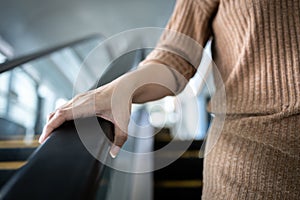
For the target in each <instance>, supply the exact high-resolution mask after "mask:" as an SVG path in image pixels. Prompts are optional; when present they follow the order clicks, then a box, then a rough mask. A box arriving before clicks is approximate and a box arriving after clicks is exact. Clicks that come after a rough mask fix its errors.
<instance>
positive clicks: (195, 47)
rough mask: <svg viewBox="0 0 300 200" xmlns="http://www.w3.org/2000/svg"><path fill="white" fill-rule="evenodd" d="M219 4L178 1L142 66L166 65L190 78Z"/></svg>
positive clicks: (201, 0)
mask: <svg viewBox="0 0 300 200" xmlns="http://www.w3.org/2000/svg"><path fill="white" fill-rule="evenodd" d="M217 7H218V2H217V0H177V3H176V5H175V8H174V11H173V14H172V16H171V18H170V19H169V22H168V24H167V26H166V29H165V30H164V32H163V34H162V36H161V38H160V40H159V42H158V44H157V46H156V47H155V49H154V50H153V51H151V53H150V54H149V55H148V56H147V57H146V59H145V60H144V61H142V62H141V63H140V65H145V64H148V63H152V62H155V63H160V64H164V65H166V66H168V67H171V68H173V69H175V70H176V71H177V72H179V73H180V74H182V75H183V76H184V78H185V79H187V80H188V79H190V78H191V77H192V76H193V75H194V74H195V72H196V70H197V67H198V65H199V63H200V60H201V55H202V49H203V46H204V45H205V44H206V42H207V40H208V39H209V37H210V35H211V28H210V23H211V18H212V16H213V15H214V13H215V12H216V9H217Z"/></svg>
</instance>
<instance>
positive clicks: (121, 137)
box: [109, 126, 128, 158]
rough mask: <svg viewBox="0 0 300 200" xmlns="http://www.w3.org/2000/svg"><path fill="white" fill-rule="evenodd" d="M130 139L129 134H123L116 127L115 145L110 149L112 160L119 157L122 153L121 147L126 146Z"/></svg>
mask: <svg viewBox="0 0 300 200" xmlns="http://www.w3.org/2000/svg"><path fill="white" fill-rule="evenodd" d="M127 138H128V135H127V133H125V132H123V131H122V130H121V129H120V128H119V127H118V126H115V138H114V143H113V144H112V146H111V148H110V152H109V154H110V156H111V157H112V158H115V157H117V155H118V154H119V152H120V149H121V147H122V146H123V145H124V143H125V142H126V140H127Z"/></svg>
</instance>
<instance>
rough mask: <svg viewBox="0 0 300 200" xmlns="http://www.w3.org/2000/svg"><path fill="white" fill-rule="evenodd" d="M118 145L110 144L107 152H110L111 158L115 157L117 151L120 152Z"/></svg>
mask: <svg viewBox="0 0 300 200" xmlns="http://www.w3.org/2000/svg"><path fill="white" fill-rule="evenodd" d="M120 149H121V148H120V147H119V146H117V145H114V144H113V145H112V146H111V148H110V152H109V154H110V156H111V157H112V158H115V157H117V155H118V154H119V152H120Z"/></svg>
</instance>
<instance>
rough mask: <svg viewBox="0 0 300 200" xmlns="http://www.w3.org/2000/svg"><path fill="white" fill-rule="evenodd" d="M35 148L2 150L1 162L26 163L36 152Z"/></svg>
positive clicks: (0, 154) (0, 153)
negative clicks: (16, 161)
mask: <svg viewBox="0 0 300 200" xmlns="http://www.w3.org/2000/svg"><path fill="white" fill-rule="evenodd" d="M34 150H35V148H6V149H4V148H0V162H1V161H15V160H18V161H25V160H27V159H28V157H29V156H30V155H31V154H32V153H33V152H34Z"/></svg>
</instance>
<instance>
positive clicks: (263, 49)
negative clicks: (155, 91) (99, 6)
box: [142, 0, 300, 200]
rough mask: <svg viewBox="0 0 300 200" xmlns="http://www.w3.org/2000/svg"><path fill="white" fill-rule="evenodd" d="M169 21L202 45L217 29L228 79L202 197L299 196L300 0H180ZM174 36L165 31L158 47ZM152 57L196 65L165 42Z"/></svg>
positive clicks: (186, 71)
mask: <svg viewBox="0 0 300 200" xmlns="http://www.w3.org/2000/svg"><path fill="white" fill-rule="evenodd" d="M167 28H168V29H172V30H176V31H178V32H180V33H183V34H186V35H187V36H189V37H191V38H193V39H194V40H195V41H197V42H198V43H199V44H200V45H202V46H204V45H205V43H206V42H207V40H208V39H209V37H210V36H213V44H212V54H213V59H214V61H215V63H216V65H217V67H218V70H219V71H220V73H221V76H222V79H223V81H224V84H225V89H226V107H227V113H226V120H225V125H224V127H223V131H222V133H221V136H220V138H219V140H218V142H217V143H216V145H215V146H214V148H213V149H212V151H211V152H210V153H209V154H208V155H207V156H206V157H205V166H204V172H203V175H204V188H203V196H202V199H208V200H212V199H300V0H179V1H178V2H177V4H176V7H175V10H174V13H173V15H172V17H171V18H170V21H169V23H168V25H167ZM174 43H177V41H176V40H170V39H168V36H164V37H162V39H161V41H160V43H159V44H158V47H165V48H166V49H168V48H169V46H172V45H174ZM175 46H176V45H175ZM178 48H180V47H178ZM171 49H172V50H173V51H174V49H175V51H176V48H174V46H173V47H172V48H171ZM182 51H185V52H184V54H187V55H191V54H192V55H193V56H192V57H193V59H196V60H198V61H200V59H201V53H200V54H199V53H198V54H193V52H192V51H191V50H190V49H189V48H188V47H184V48H181V49H180V52H182ZM147 62H160V63H163V64H166V65H168V66H171V67H173V68H175V69H176V70H178V71H179V72H180V73H182V74H183V75H184V76H185V77H186V78H190V77H192V76H193V74H194V73H195V70H194V68H193V67H192V64H193V63H192V62H191V61H188V62H187V59H185V58H182V57H180V56H178V55H176V54H174V53H170V52H167V51H165V50H161V49H159V48H156V49H155V50H154V51H152V52H151V53H150V55H149V56H148V57H147V58H146V60H145V61H144V62H143V63H142V64H145V63H147ZM198 70H201V69H198ZM212 132H213V130H212ZM199 199H200V197H199Z"/></svg>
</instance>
